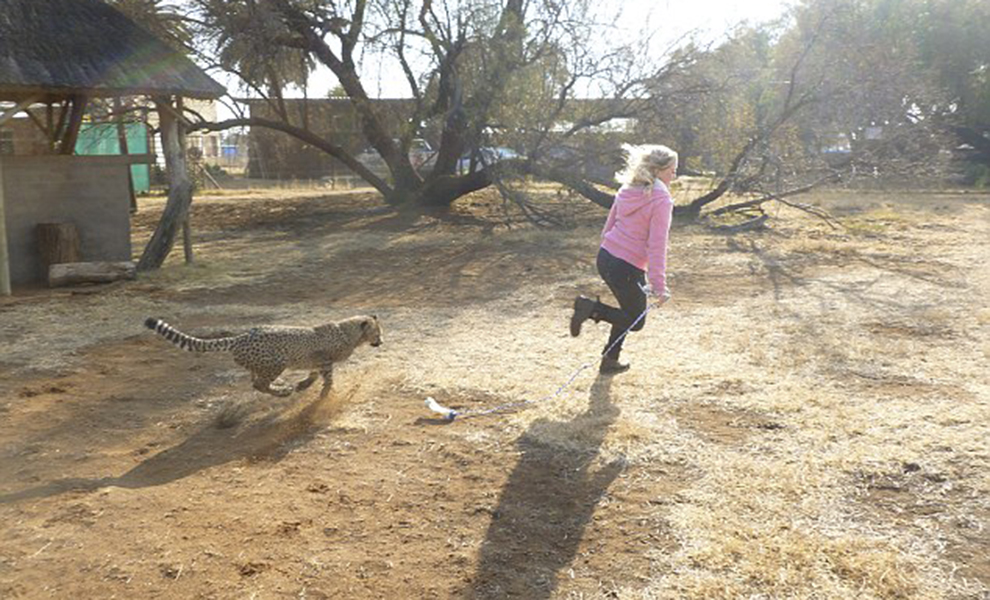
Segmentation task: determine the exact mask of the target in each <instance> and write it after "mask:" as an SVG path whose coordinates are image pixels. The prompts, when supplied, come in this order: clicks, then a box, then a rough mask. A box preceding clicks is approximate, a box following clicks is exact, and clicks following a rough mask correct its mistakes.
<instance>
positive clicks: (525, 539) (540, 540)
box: [466, 375, 623, 600]
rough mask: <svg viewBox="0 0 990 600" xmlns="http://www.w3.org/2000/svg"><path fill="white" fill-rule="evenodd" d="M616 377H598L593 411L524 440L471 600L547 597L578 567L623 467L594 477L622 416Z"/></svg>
mask: <svg viewBox="0 0 990 600" xmlns="http://www.w3.org/2000/svg"><path fill="white" fill-rule="evenodd" d="M611 386H612V380H611V378H610V377H605V376H601V375H599V376H598V379H596V380H595V383H594V385H593V386H592V388H591V398H590V403H589V406H588V410H587V411H585V412H584V413H582V414H580V415H578V416H577V417H575V418H574V419H572V420H570V421H547V420H545V419H541V420H539V421H536V422H534V423H533V424H532V425H531V426H530V427H529V429H528V430H527V431H526V433H524V434H523V435H522V436H521V437H520V438H519V441H518V445H519V448H520V450H521V451H522V458H520V460H519V463H518V464H517V465H516V468H515V469H514V470H513V471H512V474H511V475H510V476H509V480H508V482H507V483H506V485H505V487H504V488H503V490H502V496H501V498H500V499H499V503H498V507H497V508H496V509H495V511H494V512H493V513H492V522H491V525H489V527H488V533H487V535H486V536H485V540H484V542H482V546H481V558H480V560H479V564H478V569H477V572H476V574H475V576H474V578H473V580H472V588H471V590H469V591H468V593H467V594H466V596H467V597H469V598H526V599H527V600H528V599H538V598H548V597H550V596H551V594H552V593H553V591H554V589H555V588H556V581H557V575H558V573H559V572H560V571H561V570H562V569H564V568H565V567H567V566H568V565H569V564H571V563H572V562H573V560H574V557H575V556H576V554H577V550H578V546H579V544H580V542H581V538H582V535H583V533H584V530H585V528H586V527H587V525H588V523H589V522H590V521H591V518H592V516H593V515H594V512H595V508H596V506H597V505H598V502H599V500H600V499H601V497H602V496H603V495H604V494H605V492H606V491H607V490H608V488H609V486H610V485H611V484H612V482H613V481H614V480H615V478H616V477H618V475H619V473H621V471H622V469H623V461H621V460H619V461H615V462H611V463H609V464H608V465H605V466H604V467H602V468H600V469H598V470H597V471H594V470H593V469H592V466H593V464H594V463H595V461H596V458H597V457H598V454H599V452H600V450H601V445H602V441H603V440H604V439H605V435H606V434H607V433H608V430H609V428H610V427H611V425H612V424H613V423H614V422H615V420H616V419H617V418H618V415H619V409H618V408H617V407H616V406H615V405H614V404H612V401H611V399H610V390H611Z"/></svg>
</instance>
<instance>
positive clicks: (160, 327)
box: [144, 317, 237, 352]
mask: <svg viewBox="0 0 990 600" xmlns="http://www.w3.org/2000/svg"><path fill="white" fill-rule="evenodd" d="M144 326H145V327H147V328H148V329H150V330H152V331H154V332H155V333H157V334H158V335H160V336H162V337H163V338H165V339H166V340H168V341H170V342H172V343H173V344H175V345H176V346H178V347H179V348H182V349H183V350H189V351H190V352H223V351H225V350H230V347H231V345H233V342H234V340H235V339H237V338H235V337H224V338H216V339H212V340H204V339H202V338H198V337H193V336H191V335H188V334H185V333H182V332H181V331H179V330H178V329H176V328H175V327H172V326H171V325H169V324H168V323H166V322H165V321H162V320H161V319H155V318H153V317H148V318H147V319H145V320H144Z"/></svg>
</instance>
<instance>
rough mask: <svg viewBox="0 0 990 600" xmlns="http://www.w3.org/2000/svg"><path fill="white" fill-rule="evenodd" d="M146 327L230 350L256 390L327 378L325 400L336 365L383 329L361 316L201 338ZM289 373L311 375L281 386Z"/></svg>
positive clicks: (299, 387) (196, 347)
mask: <svg viewBox="0 0 990 600" xmlns="http://www.w3.org/2000/svg"><path fill="white" fill-rule="evenodd" d="M144 325H145V327H147V328H148V329H151V330H152V331H154V332H155V333H157V334H159V335H161V336H162V337H164V338H165V339H167V340H169V341H170V342H172V343H173V344H175V345H176V346H178V347H180V348H182V349H183V350H189V351H192V352H230V353H231V354H233V356H234V362H236V363H237V364H238V365H240V366H242V367H244V368H245V369H247V370H248V371H250V372H251V378H252V381H253V384H254V387H255V389H257V390H258V391H261V392H265V393H266V394H272V395H275V396H288V395H290V394H292V392H293V391H297V392H301V391H303V390H305V389H307V388H309V387H310V386H311V385H313V383H314V382H315V381H316V378H317V377H322V378H323V389H322V390H321V391H320V397H321V398H324V397H326V395H327V394H328V393H329V392H330V386H331V385H332V384H333V364H334V363H335V362H340V361H342V360H344V359H346V358H347V357H349V356H350V355H351V353H352V352H354V349H355V348H356V347H357V346H359V345H361V344H362V343H365V342H367V343H368V344H370V345H372V346H379V345H380V344H381V343H382V328H381V324H380V323H379V322H378V318H377V317H375V316H358V317H351V318H350V319H344V320H343V321H337V322H334V323H327V324H325V325H320V326H318V327H287V326H261V327H255V328H253V329H251V330H250V331H248V332H246V333H242V334H240V335H236V336H231V337H224V338H216V339H201V338H197V337H193V336H191V335H188V334H185V333H182V332H181V331H179V330H178V329H175V328H174V327H172V326H171V325H169V324H168V323H166V322H165V321H162V320H161V319H154V318H148V319H147V320H145V322H144ZM286 369H308V370H309V376H308V377H306V379H303V380H302V381H300V382H299V383H297V384H296V385H295V386H292V385H289V384H285V383H276V384H275V385H272V384H273V383H275V380H276V379H278V377H279V375H281V374H282V372H283V371H285V370H286Z"/></svg>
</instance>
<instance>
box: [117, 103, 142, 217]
mask: <svg viewBox="0 0 990 600" xmlns="http://www.w3.org/2000/svg"><path fill="white" fill-rule="evenodd" d="M113 111H114V112H115V113H117V143H118V144H119V145H120V153H121V154H122V155H124V156H127V155H128V154H129V152H128V150H127V125H126V123H124V113H123V110H122V106H121V102H120V97H119V96H118V97H116V98H114V99H113ZM131 171H132V169H131V167H127V191H129V192H130V193H131V212H132V213H135V212H137V196H135V194H134V175H133V174H132V173H131Z"/></svg>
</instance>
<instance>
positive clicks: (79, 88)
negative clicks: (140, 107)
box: [0, 0, 225, 100]
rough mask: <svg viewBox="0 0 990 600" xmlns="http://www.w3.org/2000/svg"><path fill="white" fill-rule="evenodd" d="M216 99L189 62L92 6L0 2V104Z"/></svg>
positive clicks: (88, 0) (91, 1)
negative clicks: (81, 97) (67, 98)
mask: <svg viewBox="0 0 990 600" xmlns="http://www.w3.org/2000/svg"><path fill="white" fill-rule="evenodd" d="M224 93H225V90H224V88H223V86H221V85H220V84H218V83H217V82H215V81H213V80H212V79H211V78H210V77H209V76H208V75H207V74H206V73H204V72H203V70H202V69H200V68H199V67H197V66H196V65H195V64H193V62H192V61H190V60H189V59H188V58H186V57H185V56H184V55H182V54H181V53H179V52H176V51H175V50H173V49H172V48H170V47H169V46H167V45H166V44H165V43H164V42H162V41H161V40H159V39H157V38H156V37H154V36H153V35H152V34H150V33H149V32H148V31H146V30H145V29H143V28H141V27H140V26H138V25H137V24H136V23H134V21H132V20H131V19H129V18H128V17H127V16H125V15H124V14H123V13H121V12H120V11H118V10H116V9H115V8H113V7H111V6H109V5H107V4H104V3H103V2H101V1H100V0H0V99H8V100H10V99H17V98H19V97H28V96H33V95H37V94H45V95H48V96H51V95H70V94H85V95H88V96H127V95H143V94H176V95H182V96H189V97H194V98H216V97H219V96H221V95H223V94H224Z"/></svg>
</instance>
